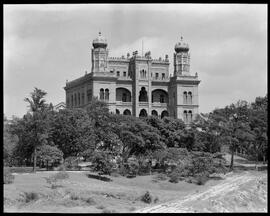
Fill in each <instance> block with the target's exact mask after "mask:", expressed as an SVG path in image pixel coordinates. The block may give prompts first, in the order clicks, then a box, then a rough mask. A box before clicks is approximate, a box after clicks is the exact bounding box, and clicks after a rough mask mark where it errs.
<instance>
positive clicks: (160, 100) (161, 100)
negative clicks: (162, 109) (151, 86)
mask: <svg viewBox="0 0 270 216" xmlns="http://www.w3.org/2000/svg"><path fill="white" fill-rule="evenodd" d="M159 102H160V103H165V98H164V95H163V94H161V95H160V97H159Z"/></svg>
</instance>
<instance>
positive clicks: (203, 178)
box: [195, 175, 208, 185]
mask: <svg viewBox="0 0 270 216" xmlns="http://www.w3.org/2000/svg"><path fill="white" fill-rule="evenodd" d="M195 179H196V181H197V185H204V184H205V183H206V182H207V181H208V177H207V176H206V175H198V176H197V177H195Z"/></svg>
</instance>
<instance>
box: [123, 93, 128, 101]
mask: <svg viewBox="0 0 270 216" xmlns="http://www.w3.org/2000/svg"><path fill="white" fill-rule="evenodd" d="M122 101H123V102H127V94H126V93H123V95H122Z"/></svg>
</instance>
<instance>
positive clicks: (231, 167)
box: [230, 146, 234, 170]
mask: <svg viewBox="0 0 270 216" xmlns="http://www.w3.org/2000/svg"><path fill="white" fill-rule="evenodd" d="M231 154H232V155H231V165H230V170H233V160H234V147H233V146H232V152H231Z"/></svg>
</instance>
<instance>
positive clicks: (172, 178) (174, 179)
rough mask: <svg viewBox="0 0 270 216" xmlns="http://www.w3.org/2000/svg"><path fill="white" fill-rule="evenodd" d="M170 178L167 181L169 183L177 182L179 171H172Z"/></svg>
mask: <svg viewBox="0 0 270 216" xmlns="http://www.w3.org/2000/svg"><path fill="white" fill-rule="evenodd" d="M169 177H170V180H169V182H171V183H178V182H179V173H178V172H176V171H174V172H172V173H171V174H170V176H169Z"/></svg>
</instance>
